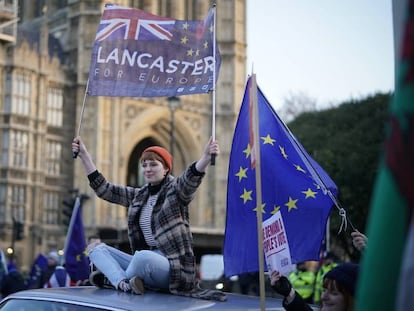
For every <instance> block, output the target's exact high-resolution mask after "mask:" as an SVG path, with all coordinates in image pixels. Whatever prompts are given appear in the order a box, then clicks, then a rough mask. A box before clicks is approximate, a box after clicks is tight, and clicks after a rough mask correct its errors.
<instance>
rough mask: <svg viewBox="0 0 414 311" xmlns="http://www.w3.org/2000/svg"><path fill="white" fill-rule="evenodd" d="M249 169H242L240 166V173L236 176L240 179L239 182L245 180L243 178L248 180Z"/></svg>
mask: <svg viewBox="0 0 414 311" xmlns="http://www.w3.org/2000/svg"><path fill="white" fill-rule="evenodd" d="M246 172H247V168H242V167H241V166H240V169H239V172H238V173H237V174H236V176H237V177H239V182H240V181H241V180H242V179H243V178H247V174H246Z"/></svg>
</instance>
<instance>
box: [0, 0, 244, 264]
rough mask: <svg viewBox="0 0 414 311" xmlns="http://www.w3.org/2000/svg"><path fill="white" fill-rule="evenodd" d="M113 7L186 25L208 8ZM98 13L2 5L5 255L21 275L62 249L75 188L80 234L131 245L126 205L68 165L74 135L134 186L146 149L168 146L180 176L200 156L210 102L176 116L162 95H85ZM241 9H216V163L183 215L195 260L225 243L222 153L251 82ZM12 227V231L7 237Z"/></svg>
mask: <svg viewBox="0 0 414 311" xmlns="http://www.w3.org/2000/svg"><path fill="white" fill-rule="evenodd" d="M112 2H113V3H116V4H119V5H123V6H128V7H135V8H139V9H142V10H145V11H148V12H151V13H153V14H157V15H162V16H168V17H172V18H175V19H184V20H200V19H204V17H205V15H206V14H207V12H208V10H209V8H210V6H211V4H212V2H211V1H207V0H124V1H121V0H119V1H112ZM103 7H104V1H99V0H39V1H26V0H21V1H17V0H0V81H1V84H0V146H1V159H0V161H1V162H0V247H1V248H2V249H3V250H4V251H5V250H6V249H7V248H13V251H14V253H13V255H12V256H14V258H15V260H16V262H17V264H18V265H20V266H21V267H24V268H28V267H29V266H30V264H31V263H32V261H33V259H34V257H36V256H37V254H39V253H41V252H42V253H46V252H48V251H49V250H52V249H62V248H63V245H64V241H65V234H66V229H67V227H66V226H65V225H64V224H63V222H64V220H65V219H64V218H65V217H66V216H65V215H64V213H62V211H63V209H64V208H65V206H64V204H62V201H64V200H68V199H70V197H71V196H72V195H73V194H72V191H71V190H73V189H78V191H79V193H81V194H84V195H87V196H89V199H87V200H85V201H84V203H83V208H82V210H83V221H84V226H85V230H86V235H91V234H96V233H98V234H100V235H101V237H102V238H103V239H104V240H105V241H107V242H109V243H112V244H115V245H117V246H119V247H121V248H126V249H128V247H127V239H126V234H125V229H126V210H125V208H124V207H121V206H117V205H113V204H109V203H107V202H104V201H102V200H100V199H97V198H96V196H95V195H94V193H92V191H91V190H90V188H89V185H88V181H87V178H86V176H85V174H84V172H83V168H82V166H81V163H80V160H79V159H73V158H72V152H71V142H72V139H73V138H74V137H75V136H76V135H77V132H78V131H79V130H80V133H81V136H82V138H83V140H84V141H85V143H86V145H87V146H88V150H89V152H90V153H91V154H92V155H93V158H94V161H95V163H96V165H97V167H98V168H99V170H100V171H101V172H103V173H104V175H105V176H106V177H107V178H108V180H110V181H112V182H114V183H118V184H128V185H132V186H139V185H141V184H142V177H141V175H140V167H139V158H138V157H139V155H140V153H141V152H142V150H143V149H144V148H146V147H147V146H149V145H152V144H158V145H161V146H164V147H166V148H167V149H169V148H170V144H173V147H174V173H175V174H179V173H180V172H181V171H182V170H184V168H185V167H186V166H187V164H190V163H191V162H192V161H195V160H197V159H198V157H199V156H200V155H201V152H202V148H203V147H204V144H205V143H206V142H207V140H208V138H209V137H210V135H211V133H212V124H213V123H212V113H211V110H212V102H213V100H212V99H213V98H212V95H211V94H200V95H191V96H188V95H187V96H181V97H179V107H178V108H177V109H175V111H173V110H172V109H171V108H170V106H169V105H170V102H169V101H168V99H167V98H160V97H155V98H128V97H92V96H85V90H86V83H87V79H88V73H89V66H90V58H91V49H92V45H93V41H94V37H95V34H96V29H97V25H98V24H99V20H100V17H101V14H102V11H103ZM245 8H246V3H245V0H220V1H217V8H216V12H217V28H216V29H217V31H216V33H217V40H218V47H219V50H220V53H221V58H222V64H221V69H220V72H219V79H218V82H217V86H216V92H215V93H216V94H215V98H216V109H215V110H216V119H215V120H216V121H215V132H216V137H217V139H218V140H219V142H220V146H221V155H220V156H219V157H218V158H217V160H216V164H215V165H214V166H210V167H209V168H208V172H207V175H206V178H205V180H204V182H203V184H202V186H201V188H200V189H199V191H198V193H197V195H196V198H195V200H194V201H193V203H192V205H191V208H190V210H191V212H190V218H191V225H192V228H193V234H194V243H195V251H196V254H197V255H200V254H202V253H208V252H220V251H221V247H222V241H223V234H224V226H225V209H226V185H227V168H228V160H229V153H230V148H231V141H232V135H233V131H234V125H235V121H236V118H237V115H238V112H239V108H240V104H241V100H242V96H243V92H244V86H245V81H246V69H245V62H246V34H245V28H246V27H245V25H246V11H245ZM83 102H85V110H84V113H83V118H82V122H81V126H79V124H80V120H81V118H80V114H81V110H82V105H83ZM171 126H173V128H171ZM172 138H173V141H171V140H172ZM13 228H15V229H16V230H17V231H19V232H17V234H13ZM16 230H14V231H15V232H16Z"/></svg>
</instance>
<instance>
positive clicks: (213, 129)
mask: <svg viewBox="0 0 414 311" xmlns="http://www.w3.org/2000/svg"><path fill="white" fill-rule="evenodd" d="M213 16H214V23H213V59H214V68H213V94H212V96H213V99H212V106H213V107H212V110H211V136H212V138H213V140H216V4H215V3H214V4H213ZM210 163H211V165H215V164H216V155H215V154H212V155H211V162H210Z"/></svg>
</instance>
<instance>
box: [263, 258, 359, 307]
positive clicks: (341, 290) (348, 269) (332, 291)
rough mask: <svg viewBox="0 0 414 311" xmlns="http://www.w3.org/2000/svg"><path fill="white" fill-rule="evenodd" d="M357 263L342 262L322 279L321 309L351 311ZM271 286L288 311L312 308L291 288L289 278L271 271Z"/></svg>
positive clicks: (357, 269) (356, 276)
mask: <svg viewBox="0 0 414 311" xmlns="http://www.w3.org/2000/svg"><path fill="white" fill-rule="evenodd" d="M358 273H359V265H358V264H353V263H342V264H339V265H337V266H336V267H335V268H333V269H332V270H330V271H329V272H328V273H326V275H325V276H324V279H323V285H322V287H323V291H322V296H321V298H322V306H321V311H327V310H329V311H352V310H353V307H354V302H355V301H354V297H355V288H356V284H357V280H358ZM270 278H271V279H270V284H271V286H272V288H273V289H274V290H275V291H276V292H277V293H279V294H281V295H282V296H284V297H285V298H284V299H283V307H284V308H285V309H286V310H288V311H310V310H312V308H311V307H310V306H309V305H308V304H307V303H306V302H305V300H304V299H303V298H302V297H301V296H300V295H299V294H298V293H297V292H296V291H295V290H294V289H293V288H292V285H291V284H290V282H289V280H288V279H287V278H286V277H284V276H281V275H280V273H279V272H278V271H273V272H272V273H271V276H270Z"/></svg>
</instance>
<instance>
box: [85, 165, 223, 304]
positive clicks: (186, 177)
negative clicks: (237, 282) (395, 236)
mask: <svg viewBox="0 0 414 311" xmlns="http://www.w3.org/2000/svg"><path fill="white" fill-rule="evenodd" d="M204 175H205V173H200V172H198V171H197V170H196V168H195V163H193V164H192V165H190V166H189V167H188V168H187V169H186V170H185V171H184V172H183V174H182V175H181V176H179V177H176V178H174V177H172V176H168V177H167V178H166V180H165V181H164V183H163V185H162V187H161V189H160V191H159V193H158V198H157V201H156V203H155V205H154V208H153V213H152V219H151V227H152V233H153V235H154V239H155V242H156V244H157V248H158V249H160V250H161V251H162V252H163V253H164V255H165V256H166V257H167V259H168V261H169V263H170V285H169V290H170V292H171V293H173V294H176V295H183V296H190V297H195V298H201V299H212V300H219V301H224V300H226V296H225V294H224V293H222V292H220V291H214V290H207V289H201V288H200V286H199V282H198V280H197V279H196V264H195V257H194V252H193V246H192V245H193V237H192V234H191V231H190V225H189V212H188V208H189V204H190V202H191V201H192V199H193V198H194V195H195V192H196V190H197V189H198V187H199V185H200V184H201V181H202V179H203V177H204ZM90 186H91V187H92V189H94V191H95V193H96V195H97V196H98V197H100V198H102V199H104V200H106V201H109V202H112V203H116V204H120V205H123V206H125V207H127V208H128V237H129V242H130V246H131V249H132V252H135V251H137V250H138V251H139V250H143V249H148V245H147V244H146V243H145V239H144V236H143V234H142V231H141V229H140V226H139V216H140V212H141V210H142V208H143V207H144V206H145V205H146V202H147V200H148V198H149V195H150V193H149V189H148V185H145V186H143V187H142V188H133V187H128V186H119V185H114V184H111V183H109V182H108V181H106V179H105V177H104V176H103V175H102V174H100V173H98V174H96V175H95V176H94V178H93V180H90Z"/></svg>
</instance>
